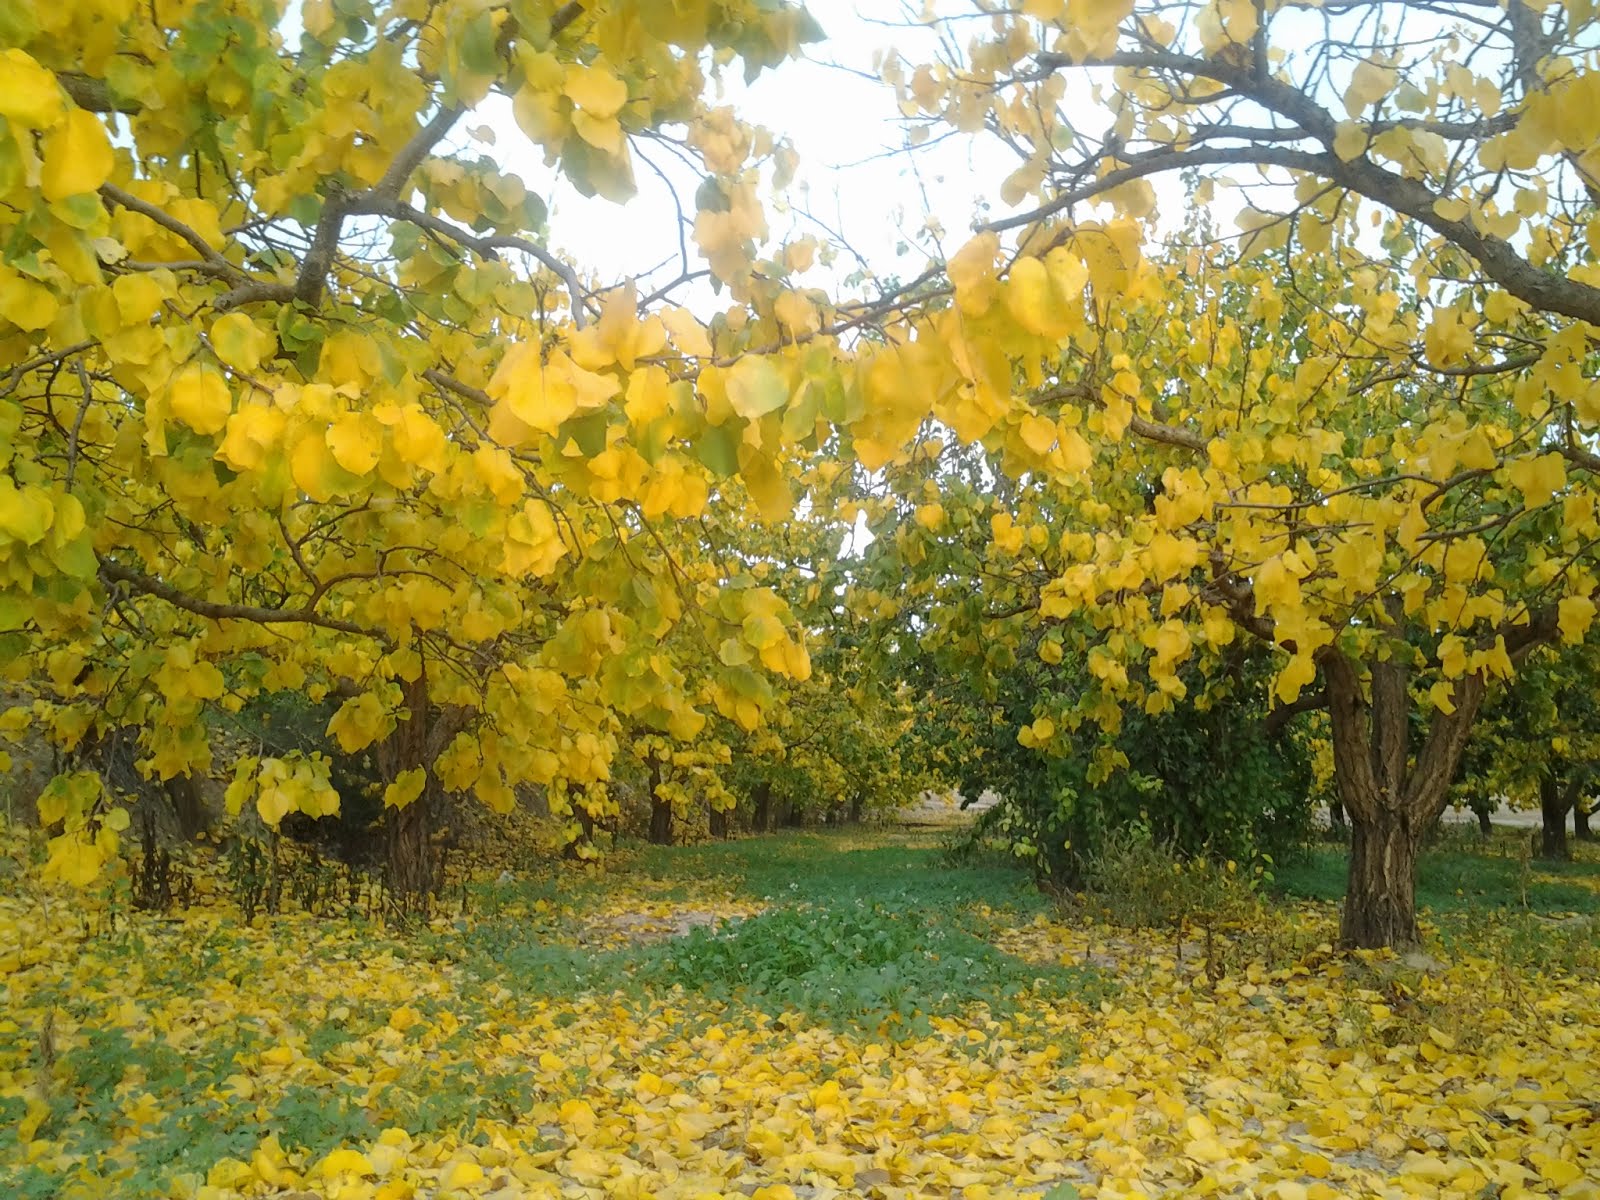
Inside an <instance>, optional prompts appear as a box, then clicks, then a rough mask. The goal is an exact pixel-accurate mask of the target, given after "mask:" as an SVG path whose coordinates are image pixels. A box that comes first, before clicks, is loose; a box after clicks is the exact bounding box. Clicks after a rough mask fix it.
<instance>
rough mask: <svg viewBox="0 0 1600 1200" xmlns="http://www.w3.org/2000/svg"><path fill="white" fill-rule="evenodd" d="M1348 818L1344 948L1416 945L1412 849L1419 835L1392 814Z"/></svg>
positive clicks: (1341, 927)
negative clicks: (1375, 818) (1374, 817)
mask: <svg viewBox="0 0 1600 1200" xmlns="http://www.w3.org/2000/svg"><path fill="white" fill-rule="evenodd" d="M1380 814H1381V815H1380V819H1379V820H1378V821H1372V822H1368V821H1360V820H1357V821H1352V822H1351V832H1350V880H1349V884H1348V888H1347V891H1346V894H1345V898H1344V917H1343V921H1342V923H1341V925H1340V930H1339V936H1340V938H1341V940H1343V942H1344V943H1345V945H1347V946H1360V947H1379V946H1395V947H1406V946H1414V945H1416V944H1417V941H1418V938H1417V897H1416V886H1417V848H1418V846H1419V844H1420V842H1421V839H1420V838H1419V837H1418V836H1417V835H1416V833H1415V831H1413V830H1410V829H1407V828H1406V827H1405V825H1404V823H1403V822H1402V821H1401V820H1400V819H1398V814H1394V813H1390V812H1387V811H1383V810H1380Z"/></svg>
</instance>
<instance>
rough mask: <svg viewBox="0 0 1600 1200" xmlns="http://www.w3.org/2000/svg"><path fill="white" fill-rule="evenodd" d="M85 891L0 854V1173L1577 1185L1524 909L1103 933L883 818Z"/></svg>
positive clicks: (148, 1185)
mask: <svg viewBox="0 0 1600 1200" xmlns="http://www.w3.org/2000/svg"><path fill="white" fill-rule="evenodd" d="M21 857H23V858H25V857H26V855H25V854H23V855H21ZM1314 867H1315V864H1312V868H1308V869H1307V871H1308V874H1307V878H1313V879H1314V877H1315V875H1314V870H1313V868H1314ZM1286 874H1287V873H1286ZM1467 877H1468V876H1465V875H1463V876H1460V878H1467ZM105 899H106V898H105V897H89V898H81V897H67V896H66V895H65V894H59V893H54V894H53V893H50V892H46V891H44V890H42V889H40V888H39V887H38V886H37V885H36V884H34V883H32V882H31V880H30V877H29V874H28V873H27V872H26V871H23V872H20V873H13V874H12V875H10V876H9V877H7V878H6V879H5V881H4V883H3V884H0V1130H5V1131H10V1130H14V1131H15V1133H14V1134H13V1133H11V1132H0V1195H4V1196H6V1197H10V1196H18V1197H29V1198H39V1200H45V1198H49V1200H56V1198H57V1197H60V1198H62V1200H67V1198H69V1197H70V1198H74V1200H75V1198H77V1197H101V1196H108V1195H115V1196H118V1197H132V1198H140V1197H157V1196H161V1197H165V1196H174V1197H178V1198H179V1200H242V1198H253V1197H278V1198H279V1200H289V1198H291V1197H293V1198H294V1200H313V1198H321V1197H327V1198H329V1200H476V1198H479V1197H493V1198H494V1200H512V1198H513V1197H517V1198H520V1197H535V1198H556V1197H561V1198H570V1200H579V1198H585V1200H599V1198H600V1197H613V1196H620V1197H624V1198H625V1200H626V1198H629V1197H632V1198H636V1200H645V1198H647V1197H649V1198H660V1200H745V1198H747V1197H748V1198H752V1200H830V1198H833V1197H854V1196H870V1197H881V1198H883V1200H917V1198H921V1197H961V1198H962V1200H1006V1198H1014V1197H1021V1196H1041V1195H1042V1196H1047V1197H1050V1198H1051V1200H1067V1198H1070V1197H1073V1196H1079V1195H1081V1196H1084V1197H1096V1198H1097V1200H1099V1198H1104V1200H1113V1198H1115V1200H1121V1198H1125V1197H1134V1196H1144V1197H1148V1196H1172V1197H1177V1196H1190V1195H1206V1194H1218V1195H1238V1196H1251V1197H1257V1198H1260V1200H1270V1198H1274V1197H1277V1198H1281V1200H1333V1198H1334V1197H1337V1196H1348V1195H1359V1196H1380V1195H1383V1196H1387V1195H1394V1196H1402V1195H1405V1196H1441V1197H1442V1196H1452V1197H1455V1196H1459V1197H1476V1196H1484V1195H1497V1196H1500V1197H1503V1198H1505V1200H1516V1198H1517V1197H1519V1196H1552V1197H1553V1196H1562V1197H1579V1196H1582V1197H1594V1196H1596V1195H1597V1193H1596V1191H1595V1189H1594V1187H1593V1186H1592V1185H1591V1184H1590V1183H1589V1182H1588V1181H1589V1180H1591V1179H1594V1178H1600V1122H1597V1121H1596V1119H1595V1117H1596V1110H1595V1109H1594V1099H1595V1097H1596V1096H1600V954H1597V953H1596V952H1595V947H1594V936H1593V931H1592V929H1589V928H1587V927H1585V929H1583V930H1580V929H1578V928H1576V927H1574V926H1571V925H1560V926H1551V927H1550V928H1548V929H1547V928H1545V927H1544V926H1543V925H1540V924H1537V923H1538V922H1541V921H1543V918H1542V917H1539V916H1538V915H1536V914H1530V913H1514V914H1506V915H1504V916H1503V919H1498V920H1497V923H1495V924H1493V925H1492V926H1490V925H1485V926H1483V927H1478V928H1473V929H1468V930H1465V932H1464V933H1463V934H1462V936H1461V938H1460V939H1459V940H1458V941H1457V942H1455V943H1453V945H1452V947H1450V948H1448V949H1444V950H1440V953H1442V954H1445V955H1446V956H1447V958H1448V962H1447V965H1446V966H1445V967H1444V968H1442V969H1440V970H1438V971H1435V972H1432V973H1429V974H1422V973H1419V972H1417V971H1414V970H1410V969H1408V968H1406V967H1405V966H1404V965H1403V964H1400V963H1397V962H1395V961H1393V960H1392V959H1388V958H1385V957H1384V956H1381V955H1379V956H1373V955H1361V956H1356V957H1353V958H1342V957H1339V956H1337V955H1334V954H1333V953H1332V952H1331V950H1330V948H1329V946H1328V942H1329V940H1330V939H1331V937H1332V932H1333V929H1334V925H1335V911H1334V908H1333V906H1332V905H1330V904H1327V903H1323V902H1318V901H1301V902H1292V903H1274V904H1271V905H1263V906H1261V907H1260V908H1259V909H1258V910H1256V911H1255V913H1254V915H1253V916H1252V917H1251V918H1250V919H1249V920H1247V921H1244V922H1241V923H1238V924H1236V925H1235V926H1233V927H1230V928H1228V929H1225V930H1222V931H1220V932H1217V933H1216V936H1215V939H1214V941H1212V940H1211V939H1205V940H1201V939H1199V935H1198V934H1197V933H1196V932H1195V931H1194V930H1192V929H1191V930H1190V931H1189V932H1188V933H1187V934H1184V933H1183V932H1182V931H1176V932H1174V931H1166V930H1153V931H1145V932H1131V931H1128V930H1123V929H1111V928H1107V927H1104V926H1100V925H1096V924H1093V923H1091V922H1089V920H1088V919H1087V917H1085V916H1084V915H1083V914H1082V913H1081V912H1077V911H1071V912H1068V911H1063V910H1060V909H1058V908H1056V907H1054V906H1053V905H1051V904H1049V903H1047V902H1046V901H1045V900H1044V899H1043V898H1042V897H1040V896H1039V895H1038V893H1037V892H1036V891H1034V890H1033V889H1032V888H1031V887H1030V886H1029V884H1028V882H1027V880H1026V879H1025V878H1024V877H1023V876H1021V875H1020V874H1018V873H1016V872H1014V871H1012V870H1009V869H1006V868H1004V867H1001V866H983V865H967V866H960V867H956V866H952V865H951V864H950V863H949V862H948V861H947V860H945V859H944V857H943V856H942V855H941V853H940V849H939V846H938V844H937V842H936V841H935V840H934V839H933V837H932V836H930V835H906V834H895V833H891V832H875V833H873V832H866V833H851V832H846V833H841V834H828V835H819V834H789V835H784V836H781V837H773V838H762V839H751V840H748V841H742V842H735V843H730V844H723V845H715V846H705V847H694V848H685V849H674V850H655V849H635V850H632V851H629V852H627V853H624V854H621V855H619V856H617V857H616V858H614V859H612V860H611V861H610V862H608V863H607V864H606V865H605V866H604V867H602V868H598V869H587V870H579V869H576V868H566V869H563V870H561V871H559V872H552V873H550V874H545V875H536V876H532V877H526V878H518V879H515V880H512V881H508V882H503V883H501V882H494V883H491V882H483V883H480V884H477V885H475V886H474V887H473V888H472V889H471V890H470V892H469V896H468V902H467V903H466V904H465V905H464V906H461V905H459V904H457V905H455V906H453V907H452V910H451V912H450V913H449V914H447V915H443V916H441V917H440V918H438V919H437V920H435V921H433V922H432V923H430V924H429V925H428V926H427V927H426V928H423V929H414V930H411V931H408V932H406V933H404V934H400V933H396V932H395V931H392V930H387V929H385V928H383V927H382V926H380V925H377V924H374V923H371V922H368V921H365V920H361V919H357V918H349V919H347V918H311V917H307V916H293V915H289V916H281V917H278V918H276V919H272V920H267V919H264V918H262V919H258V920H257V921H256V922H255V924H253V925H250V926H246V925H244V924H242V923H241V922H240V921H239V920H238V918H237V915H236V914H235V913H234V912H233V911H232V910H231V909H230V908H229V907H228V906H227V905H226V904H223V903H209V904H206V905H202V906H201V907H199V908H198V909H195V910H191V911H190V912H189V913H187V914H185V915H184V916H183V917H182V918H181V919H177V920H165V919H160V918H153V917H148V916H140V915H132V916H123V917H121V918H119V919H117V920H115V921H111V920H109V919H107V917H108V914H107V913H105V912H103V911H100V912H96V911H95V906H96V905H101V904H104V902H105ZM1480 911H1481V910H1480ZM723 919H732V920H733V921H734V923H732V924H728V925H720V924H719V923H720V922H721V921H722V920H723Z"/></svg>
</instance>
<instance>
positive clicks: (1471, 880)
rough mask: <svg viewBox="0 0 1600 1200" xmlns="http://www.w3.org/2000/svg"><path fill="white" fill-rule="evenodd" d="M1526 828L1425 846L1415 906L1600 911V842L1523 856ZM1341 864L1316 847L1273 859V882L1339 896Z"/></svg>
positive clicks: (1338, 854) (1313, 894)
mask: <svg viewBox="0 0 1600 1200" xmlns="http://www.w3.org/2000/svg"><path fill="white" fill-rule="evenodd" d="M1531 836H1532V832H1531V831H1529V830H1522V829H1518V830H1499V831H1497V832H1496V833H1495V835H1494V836H1493V837H1492V838H1489V839H1487V840H1481V841H1480V840H1479V837H1478V835H1477V833H1476V832H1472V833H1464V832H1456V831H1451V832H1449V833H1447V834H1446V835H1444V836H1443V837H1442V838H1441V839H1440V841H1439V843H1438V844H1437V845H1435V846H1433V847H1432V848H1429V849H1427V850H1424V852H1423V854H1422V858H1421V860H1420V861H1419V862H1418V864H1417V905H1418V907H1419V908H1423V909H1427V910H1429V911H1432V912H1435V913H1461V912H1467V911H1475V912H1482V911H1484V910H1515V911H1527V912H1533V913H1543V914H1553V913H1596V912H1600V848H1596V847H1595V846H1592V845H1590V846H1584V845H1580V844H1574V845H1573V850H1574V855H1575V858H1574V860H1573V861H1572V862H1568V863H1554V862H1545V861H1544V860H1542V859H1539V858H1529V857H1528V856H1527V852H1526V849H1525V848H1526V847H1527V846H1528V845H1529V839H1530V838H1531ZM1347 862H1348V856H1347V852H1346V850H1345V848H1344V847H1342V846H1337V847H1317V848H1314V849H1312V850H1310V851H1309V852H1308V853H1307V854H1306V856H1305V857H1304V858H1303V859H1300V860H1298V861H1295V862H1291V863H1285V864H1282V865H1280V867H1279V868H1278V871H1277V887H1278V889H1279V890H1280V891H1281V892H1283V893H1284V894H1285V895H1288V896H1295V897H1301V898H1304V899H1310V900H1334V901H1336V900H1339V899H1341V898H1342V897H1343V896H1344V889H1345V872H1346V865H1347Z"/></svg>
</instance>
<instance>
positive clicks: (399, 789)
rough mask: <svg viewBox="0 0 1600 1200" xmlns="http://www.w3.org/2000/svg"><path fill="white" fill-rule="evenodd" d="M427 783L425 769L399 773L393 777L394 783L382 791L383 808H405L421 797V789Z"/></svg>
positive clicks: (413, 768)
mask: <svg viewBox="0 0 1600 1200" xmlns="http://www.w3.org/2000/svg"><path fill="white" fill-rule="evenodd" d="M427 782H428V771H427V768H425V767H412V768H411V769H410V770H409V771H401V772H400V773H399V774H398V775H396V776H395V779H394V782H393V783H391V784H390V785H389V786H388V787H386V788H384V789H383V806H384V807H385V808H396V809H399V808H405V807H406V806H407V805H408V804H410V803H411V802H412V801H414V800H415V799H416V798H417V797H418V796H420V795H422V789H423V788H424V787H425V786H426V785H427Z"/></svg>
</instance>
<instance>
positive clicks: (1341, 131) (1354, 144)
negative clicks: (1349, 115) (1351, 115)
mask: <svg viewBox="0 0 1600 1200" xmlns="http://www.w3.org/2000/svg"><path fill="white" fill-rule="evenodd" d="M1366 151H1367V131H1366V128H1365V127H1364V126H1361V125H1357V124H1356V123H1355V122H1354V121H1340V122H1339V124H1338V127H1337V128H1336V129H1335V131H1334V135H1333V152H1334V154H1336V155H1338V157H1339V160H1340V161H1341V162H1350V161H1351V160H1352V159H1356V158H1360V157H1361V156H1362V155H1363V154H1365V153H1366Z"/></svg>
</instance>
